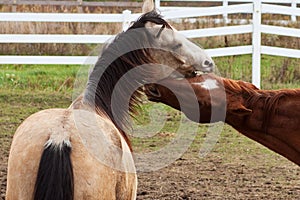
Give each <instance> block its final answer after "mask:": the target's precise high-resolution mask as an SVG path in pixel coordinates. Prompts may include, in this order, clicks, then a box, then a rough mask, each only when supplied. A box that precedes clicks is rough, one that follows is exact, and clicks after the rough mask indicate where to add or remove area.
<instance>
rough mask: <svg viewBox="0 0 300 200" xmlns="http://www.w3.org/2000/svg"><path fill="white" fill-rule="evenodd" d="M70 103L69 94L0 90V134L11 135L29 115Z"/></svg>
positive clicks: (64, 106)
mask: <svg viewBox="0 0 300 200" xmlns="http://www.w3.org/2000/svg"><path fill="white" fill-rule="evenodd" d="M70 103H71V94H68V93H58V92H49V91H48V92H41V91H32V92H30V91H11V90H3V89H1V90H0V107H1V110H0V135H3V134H4V135H12V134H13V133H14V132H15V130H16V128H17V126H18V125H19V124H20V123H21V122H22V121H23V120H25V119H26V118H27V117H28V116H29V115H31V114H33V113H35V112H38V111H40V110H43V109H47V108H53V107H62V108H66V107H68V106H69V105H70Z"/></svg>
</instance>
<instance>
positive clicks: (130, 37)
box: [84, 11, 171, 130]
mask: <svg viewBox="0 0 300 200" xmlns="http://www.w3.org/2000/svg"><path fill="white" fill-rule="evenodd" d="M147 22H153V23H155V24H160V25H163V26H164V27H167V28H171V27H170V25H169V24H168V23H167V22H166V21H165V20H163V19H162V18H161V16H160V15H159V14H158V13H157V12H156V11H151V12H149V13H146V14H144V15H142V16H141V17H140V18H139V19H138V20H137V21H136V22H134V23H133V24H132V25H131V26H130V28H129V29H128V30H127V31H126V32H122V33H120V34H118V35H117V36H116V38H115V39H114V40H113V42H111V43H110V44H109V45H107V46H106V47H105V49H104V50H103V52H102V54H101V56H100V57H99V59H98V61H97V63H96V65H95V66H94V68H93V70H92V72H91V74H90V76H89V80H88V83H87V87H86V90H85V92H84V102H85V103H87V104H89V105H90V106H92V107H94V109H95V110H96V112H97V113H98V114H102V115H103V114H105V115H107V116H108V117H109V118H110V119H111V120H112V121H113V122H114V124H115V125H116V126H117V127H118V129H120V130H125V128H129V127H130V126H129V125H130V123H129V121H128V107H129V111H130V113H132V111H133V110H134V109H133V108H134V106H135V105H137V103H138V102H139V97H140V91H137V92H135V93H133V94H132V96H131V98H130V100H129V99H128V93H130V92H131V93H132V92H133V91H134V90H135V89H136V88H137V87H139V86H141V85H142V84H143V80H145V79H147V78H151V77H155V70H154V69H153V68H152V69H151V68H150V67H143V70H140V71H139V73H136V74H134V75H128V74H126V73H127V72H128V71H129V70H131V69H133V68H134V67H136V66H140V65H143V64H147V63H157V62H156V61H155V60H154V59H153V58H152V57H151V55H150V50H151V48H153V47H154V45H155V37H153V36H152V35H151V34H150V33H149V32H148V31H147V30H146V29H143V28H145V24H146V23H147ZM124 74H126V76H123V75H124ZM122 76H123V77H122ZM121 77H122V79H123V78H124V80H125V82H124V84H122V87H115V86H116V84H117V82H118V81H119V80H120V78H121ZM113 93H114V94H115V95H116V96H117V98H118V103H117V105H116V104H115V103H114V102H112V101H111V99H112V94H113ZM112 103H114V105H113V106H114V107H113V108H112V106H111V105H112ZM128 104H129V105H128Z"/></svg>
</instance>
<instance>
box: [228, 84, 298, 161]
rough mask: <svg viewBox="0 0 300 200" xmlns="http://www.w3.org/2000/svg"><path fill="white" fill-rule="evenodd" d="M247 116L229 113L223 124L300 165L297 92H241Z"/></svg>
mask: <svg viewBox="0 0 300 200" xmlns="http://www.w3.org/2000/svg"><path fill="white" fill-rule="evenodd" d="M239 95H241V97H242V99H243V100H244V102H243V103H244V106H245V107H246V108H248V109H251V110H252V113H251V114H250V115H244V116H242V115H238V114H235V113H232V112H228V113H227V116H226V120H225V121H226V123H228V124H230V125H231V126H232V127H233V128H235V129H236V130H238V131H239V132H241V133H242V134H243V135H245V136H247V137H249V138H251V139H253V140H255V141H257V142H259V143H261V144H262V145H264V146H266V147H268V148H270V149H271V150H273V151H275V152H277V153H279V154H281V155H283V156H284V157H286V158H288V159H289V160H291V161H293V162H294V163H296V164H298V165H300V90H277V91H271V90H269V91H267V90H253V91H252V92H251V90H247V91H246V90H245V92H243V90H242V91H241V92H240V93H239Z"/></svg>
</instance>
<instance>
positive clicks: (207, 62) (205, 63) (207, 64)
mask: <svg viewBox="0 0 300 200" xmlns="http://www.w3.org/2000/svg"><path fill="white" fill-rule="evenodd" d="M210 64H211V62H210V61H209V60H205V61H204V63H203V65H205V66H209V65H210Z"/></svg>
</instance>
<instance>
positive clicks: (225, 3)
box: [223, 0, 228, 24]
mask: <svg viewBox="0 0 300 200" xmlns="http://www.w3.org/2000/svg"><path fill="white" fill-rule="evenodd" d="M223 7H224V8H226V7H228V0H223ZM223 20H224V22H225V24H227V23H228V14H227V11H226V12H224V14H223Z"/></svg>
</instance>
